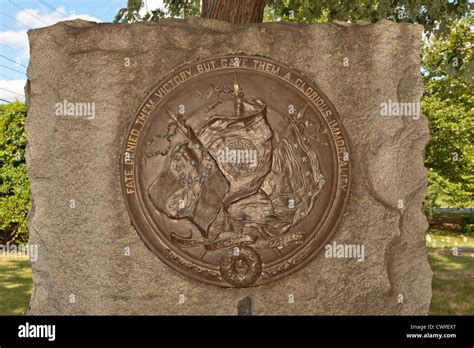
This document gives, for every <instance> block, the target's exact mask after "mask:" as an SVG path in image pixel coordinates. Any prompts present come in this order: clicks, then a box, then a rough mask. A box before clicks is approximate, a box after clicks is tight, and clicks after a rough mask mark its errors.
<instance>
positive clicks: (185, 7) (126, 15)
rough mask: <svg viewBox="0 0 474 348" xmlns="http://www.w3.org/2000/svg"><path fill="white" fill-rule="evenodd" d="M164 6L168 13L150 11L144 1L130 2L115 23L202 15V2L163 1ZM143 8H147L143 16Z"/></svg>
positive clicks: (117, 16) (132, 0) (134, 0)
mask: <svg viewBox="0 0 474 348" xmlns="http://www.w3.org/2000/svg"><path fill="white" fill-rule="evenodd" d="M163 4H164V5H165V9H166V13H165V11H163V10H160V9H156V10H151V11H148V9H147V8H146V3H145V2H144V1H143V0H128V3H127V7H124V8H121V9H120V10H119V11H118V12H117V14H116V15H115V19H114V23H133V22H142V21H143V22H148V21H150V22H157V21H158V20H160V19H163V18H165V17H166V16H169V17H189V16H199V14H200V13H201V1H200V0H163ZM142 7H145V8H144V10H145V11H144V12H145V14H144V15H143V16H142V15H140V13H139V11H140V9H141V8H142Z"/></svg>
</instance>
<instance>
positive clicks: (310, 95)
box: [121, 54, 350, 287]
mask: <svg viewBox="0 0 474 348" xmlns="http://www.w3.org/2000/svg"><path fill="white" fill-rule="evenodd" d="M349 153H350V149H349V147H348V144H347V138H346V136H345V132H344V129H343V127H342V125H341V122H340V120H339V118H338V115H337V112H336V110H335V108H334V107H333V106H332V104H331V103H330V102H329V101H328V99H327V98H326V97H325V96H324V95H323V94H322V93H321V92H320V91H319V89H318V88H317V87H316V86H315V85H314V84H313V83H311V82H310V81H309V80H308V79H307V78H306V77H304V76H303V75H301V74H300V73H298V72H297V71H295V70H293V69H291V68H289V67H287V66H285V65H284V64H281V63H279V62H276V61H274V60H272V59H269V58H265V57H261V56H250V55H243V54H234V55H227V56H220V57H213V58H211V59H206V60H200V61H198V62H194V63H190V64H186V65H184V66H181V67H179V68H177V69H175V70H174V71H173V73H171V74H170V75H169V76H167V77H166V78H164V79H163V80H162V81H161V82H160V83H159V84H158V85H157V86H156V87H155V88H153V90H152V92H151V93H150V94H149V95H148V97H147V98H146V100H145V101H144V103H143V104H142V106H141V107H140V109H139V110H138V112H137V115H136V116H135V118H134V119H133V120H132V123H131V125H130V127H129V129H128V131H127V134H126V135H125V137H124V146H123V151H122V159H121V178H122V189H123V194H124V197H125V201H126V204H127V208H128V211H129V213H130V216H131V220H132V222H133V224H134V226H135V228H136V230H137V232H138V233H139V235H140V236H141V238H142V239H143V240H144V242H145V243H146V244H147V246H148V247H149V248H150V249H151V250H152V251H153V252H154V253H156V254H157V256H158V257H159V258H160V259H161V260H162V261H163V262H165V263H166V264H168V265H169V266H171V267H172V268H173V269H175V270H177V271H179V272H181V273H183V274H185V275H187V276H189V277H191V278H193V279H195V280H198V281H202V282H205V283H209V284H213V285H218V286H222V287H249V286H259V285H263V284H267V283H270V282H272V281H275V280H278V279H281V278H282V277H285V276H287V275H289V274H291V273H293V272H295V271H297V270H299V269H301V268H302V267H304V265H305V264H306V263H307V262H309V261H310V260H311V258H312V257H313V256H315V255H316V254H317V253H318V252H319V251H320V249H321V248H322V246H323V244H324V243H325V242H326V241H327V240H328V238H329V237H330V236H331V235H332V234H333V233H334V231H335V230H336V229H337V227H338V224H339V222H340V220H341V217H342V214H343V212H344V208H345V205H346V203H347V200H348V195H349V185H350V165H349V158H350V156H349Z"/></svg>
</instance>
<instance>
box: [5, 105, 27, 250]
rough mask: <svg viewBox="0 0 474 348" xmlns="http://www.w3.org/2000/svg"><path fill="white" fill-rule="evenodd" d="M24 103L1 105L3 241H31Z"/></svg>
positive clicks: (20, 242)
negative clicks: (29, 236)
mask: <svg viewBox="0 0 474 348" xmlns="http://www.w3.org/2000/svg"><path fill="white" fill-rule="evenodd" d="M25 119H26V109H25V105H24V104H23V103H20V102H14V103H12V104H5V105H0V243H2V244H5V243H6V242H12V243H15V244H23V243H26V242H27V241H28V233H27V229H26V215H27V213H28V209H29V206H30V192H29V182H28V177H27V174H26V162H25V147H26V134H25Z"/></svg>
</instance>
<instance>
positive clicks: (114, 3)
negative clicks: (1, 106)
mask: <svg viewBox="0 0 474 348" xmlns="http://www.w3.org/2000/svg"><path fill="white" fill-rule="evenodd" d="M145 2H146V6H147V8H148V10H149V11H150V10H153V9H156V8H158V7H160V8H163V1H162V0H145ZM126 4H127V0H0V103H7V102H12V101H14V100H15V99H18V100H20V101H24V99H25V97H24V87H25V84H26V69H27V66H28V59H29V44H28V36H27V35H26V32H27V31H28V30H29V29H35V28H41V27H45V26H49V25H53V24H55V23H57V22H60V21H64V20H72V19H76V18H80V19H84V20H89V21H94V22H112V21H113V19H114V17H115V14H116V13H117V11H118V10H119V9H120V8H122V7H125V6H126Z"/></svg>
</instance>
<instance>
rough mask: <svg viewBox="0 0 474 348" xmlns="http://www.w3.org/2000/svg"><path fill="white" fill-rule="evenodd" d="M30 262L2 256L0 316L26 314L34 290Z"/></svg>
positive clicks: (0, 258)
mask: <svg viewBox="0 0 474 348" xmlns="http://www.w3.org/2000/svg"><path fill="white" fill-rule="evenodd" d="M31 277H32V274H31V266H30V261H29V260H28V259H27V258H26V257H22V258H20V257H18V258H7V257H4V256H0V315H23V314H25V313H26V310H27V308H28V303H29V301H30V296H31V292H32V290H33V280H32V278H31Z"/></svg>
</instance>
